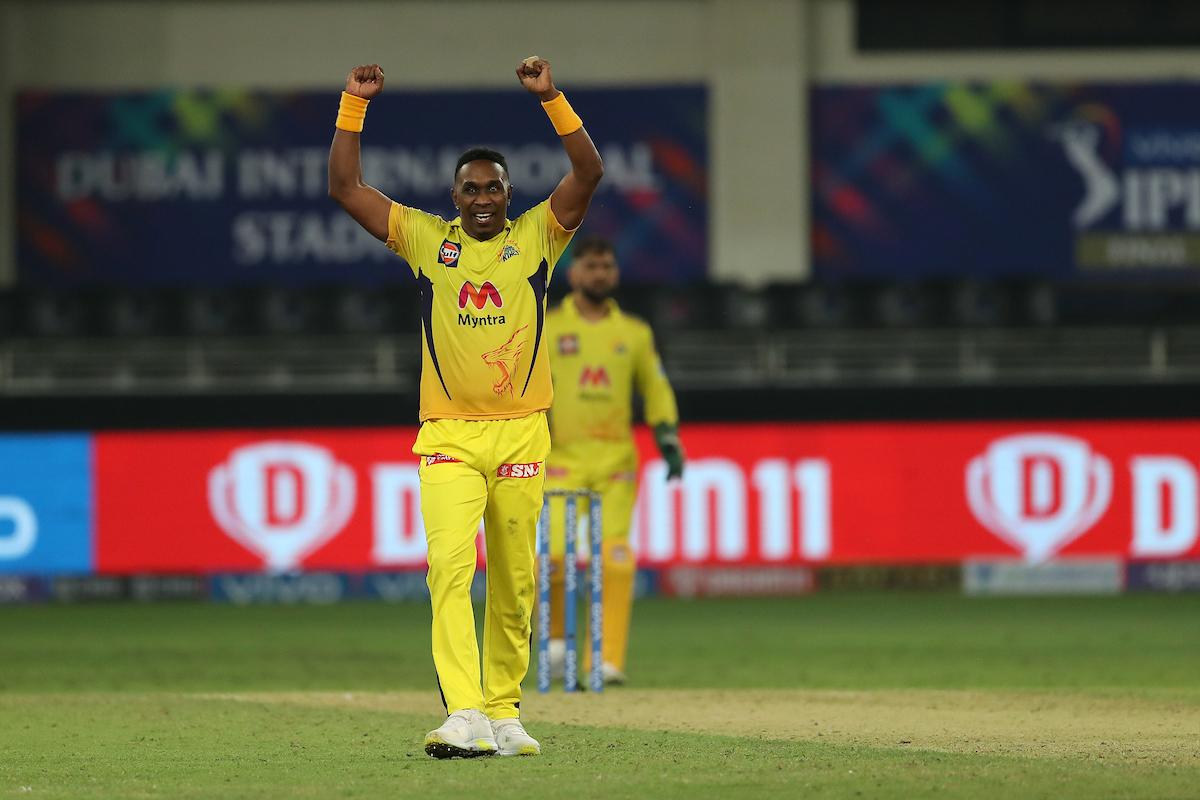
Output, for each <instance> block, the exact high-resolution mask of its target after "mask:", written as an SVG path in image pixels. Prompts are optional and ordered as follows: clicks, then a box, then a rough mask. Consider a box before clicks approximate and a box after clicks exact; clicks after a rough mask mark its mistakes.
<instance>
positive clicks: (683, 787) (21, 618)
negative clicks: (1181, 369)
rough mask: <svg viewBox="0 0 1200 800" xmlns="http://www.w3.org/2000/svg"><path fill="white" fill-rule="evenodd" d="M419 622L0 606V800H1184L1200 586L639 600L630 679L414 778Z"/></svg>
mask: <svg viewBox="0 0 1200 800" xmlns="http://www.w3.org/2000/svg"><path fill="white" fill-rule="evenodd" d="M428 614H429V611H428V608H427V607H424V606H421V605H417V604H410V605H384V604H366V603H349V604H343V605H337V606H328V607H261V606H260V607H253V608H234V607H229V606H212V605H198V604H197V605H193V604H179V605H157V606H155V605H107V606H102V605H92V606H33V607H4V608H0V797H10V796H11V797H31V798H36V797H46V798H100V797H120V798H142V797H162V798H177V797H178V798H191V797H196V798H199V797H212V798H273V797H280V798H284V797H289V798H290V797H301V798H309V797H311V798H319V797H336V798H340V797H387V798H396V797H401V798H403V797H422V798H425V797H442V796H451V795H454V796H463V795H467V796H478V797H497V796H503V797H510V796H511V797H521V798H532V799H534V800H536V799H538V798H559V797H571V798H587V797H605V798H623V797H631V798H632V797H638V798H641V797H653V798H658V797H680V798H708V797H712V798H718V797H719V798H729V797H766V796H772V797H831V798H832V797H847V798H860V797H863V798H870V797H897V798H925V797H930V798H933V797H938V798H941V797H964V798H965V797H969V798H1037V797H1045V798H1099V797H1122V798H1126V797H1129V798H1134V797H1145V798H1195V797H1197V796H1200V596H1197V595H1180V596H1163V595H1128V596H1121V597H1105V598H1044V599H998V598H989V599H971V598H964V597H960V596H957V595H950V594H915V593H914V594H887V595H884V594H825V595H815V596H812V597H806V598H799V599H787V600H783V599H780V600H722V601H668V600H653V601H643V602H640V603H639V605H638V607H637V612H636V620H635V629H634V637H633V646H632V656H631V659H630V673H631V677H632V678H633V683H632V685H631V686H629V687H626V688H621V689H614V690H610V691H608V692H606V693H605V694H604V695H603V696H587V695H583V696H574V697H567V696H564V695H563V694H562V693H561V692H559V691H557V690H556V692H555V693H554V694H553V695H551V696H548V697H540V696H537V693H536V692H535V691H533V690H532V689H529V690H528V693H527V696H526V701H525V703H524V713H525V719H526V723H527V726H528V727H529V729H530V732H531V733H533V735H534V736H537V737H538V738H539V739H541V741H542V744H543V748H544V754H543V755H542V756H541V757H539V758H526V759H499V758H492V759H476V760H473V761H452V762H438V761H434V760H432V759H429V758H427V757H426V756H425V755H424V753H423V752H422V750H421V739H422V737H423V735H424V733H425V732H426V731H427V730H429V729H430V728H433V727H435V726H436V725H438V724H439V723H440V721H441V718H442V713H441V711H440V706H439V703H438V699H437V691H436V687H435V686H434V681H433V667H432V661H431V659H430V656H429V650H428V639H429V630H428V625H429V623H428Z"/></svg>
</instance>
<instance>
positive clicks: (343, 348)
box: [0, 326, 1200, 396]
mask: <svg viewBox="0 0 1200 800" xmlns="http://www.w3.org/2000/svg"><path fill="white" fill-rule="evenodd" d="M660 345H661V346H662V349H663V352H664V360H665V362H666V368H667V372H668V374H670V376H671V380H672V382H673V383H674V384H675V386H676V387H678V388H680V389H692V388H739V387H745V388H753V387H763V388H767V387H778V388H803V387H806V386H881V387H882V386H902V385H988V384H996V385H1004V384H1010V385H1011V384H1027V383H1079V384H1087V383H1114V382H1121V383H1130V382H1132V383H1140V382H1170V381H1189V380H1195V379H1200V326H1198V327H1186V328H1165V327H1149V328H1146V327H1112V328H1016V329H1010V328H1005V329H905V330H884V329H859V330H833V331H831V330H803V331H795V330H792V331H769V330H764V331H686V332H685V331H676V332H673V333H671V334H670V335H667V336H663V337H662V338H661V340H660ZM419 371H420V342H419V340H418V338H417V337H416V336H414V335H412V334H406V335H404V336H348V335H336V336H333V335H331V336H306V337H270V336H262V337H209V338H149V339H129V340H124V339H51V338H44V339H9V340H5V341H3V342H0V394H5V395H29V396H34V395H66V394H105V393H115V394H119V393H138V394H154V393H172V394H180V393H184V394H190V393H206V392H233V393H242V392H249V393H256V392H264V393H269V392H290V391H306V392H318V393H331V394H336V393H344V392H376V391H387V392H397V391H400V392H403V391H411V390H414V389H415V388H416V385H417V382H418V379H419Z"/></svg>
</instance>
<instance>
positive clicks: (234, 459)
mask: <svg viewBox="0 0 1200 800" xmlns="http://www.w3.org/2000/svg"><path fill="white" fill-rule="evenodd" d="M354 491H355V485H354V472H353V471H352V470H351V469H350V468H349V467H348V466H346V465H345V464H341V463H338V461H337V460H336V459H334V457H333V454H332V453H330V452H329V451H328V450H326V449H325V448H323V447H317V446H315V445H310V444H303V443H299V442H263V443H262V444H256V445H251V446H248V447H241V448H238V449H237V450H234V451H233V452H232V453H230V455H229V459H228V460H227V461H226V462H225V463H223V464H219V465H217V466H216V467H214V468H213V469H212V471H211V472H209V474H208V504H209V509H210V510H211V511H212V515H213V518H214V519H215V520H216V521H217V524H218V525H220V526H221V528H222V529H224V531H225V533H227V534H228V535H229V536H230V537H231V538H233V539H235V540H237V541H238V542H240V543H241V544H243V545H245V546H246V547H248V548H250V549H251V550H253V551H254V552H256V553H258V554H259V555H261V556H262V557H263V560H264V561H265V562H266V566H267V567H268V568H270V569H274V570H287V569H294V568H296V567H298V566H299V565H300V562H301V561H302V560H303V559H304V557H305V556H307V555H308V554H309V553H311V552H313V551H314V550H316V549H317V548H318V547H320V546H321V545H322V544H324V543H325V542H327V541H328V540H329V539H330V538H332V537H333V536H334V535H335V534H337V533H338V532H339V531H340V530H341V529H342V528H344V527H345V525H346V523H347V522H348V521H349V519H350V515H351V513H352V512H353V511H354Z"/></svg>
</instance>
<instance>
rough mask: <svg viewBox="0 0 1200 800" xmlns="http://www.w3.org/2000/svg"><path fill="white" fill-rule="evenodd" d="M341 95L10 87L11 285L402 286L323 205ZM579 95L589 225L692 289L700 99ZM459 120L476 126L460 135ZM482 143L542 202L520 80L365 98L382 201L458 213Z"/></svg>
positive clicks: (526, 203)
mask: <svg viewBox="0 0 1200 800" xmlns="http://www.w3.org/2000/svg"><path fill="white" fill-rule="evenodd" d="M338 89H339V87H337V86H332V87H330V89H329V91H322V92H265V91H250V90H243V89H229V90H212V91H173V90H163V91H154V92H130V93H86V94H82V93H64V92H54V93H45V92H33V91H27V92H22V93H21V94H20V95H19V96H18V98H17V105H16V109H17V117H16V120H17V121H16V132H17V153H18V158H17V163H18V167H17V206H18V208H17V217H18V225H17V230H18V234H17V247H18V256H19V257H18V264H19V265H20V270H21V279H22V280H23V281H25V282H27V283H34V284H50V285H60V286H61V285H77V284H87V283H108V284H134V285H136V284H160V285H170V284H196V285H203V284H209V285H213V284H230V283H286V284H300V283H311V282H319V281H325V282H329V281H341V282H362V283H380V282H402V281H406V280H411V275H410V273H409V272H408V270H407V269H406V268H405V267H404V266H403V264H402V263H401V262H399V261H398V260H397V259H396V257H395V256H394V255H392V253H391V252H389V251H388V250H387V249H386V248H385V247H384V246H383V245H382V244H380V243H379V242H378V241H376V240H375V239H373V238H372V237H371V236H370V235H369V234H367V233H365V232H364V231H362V230H361V229H359V227H358V226H357V225H356V224H355V223H354V221H353V220H351V219H350V218H349V217H348V216H347V215H346V214H345V213H343V212H342V211H341V209H339V208H338V207H337V205H336V204H335V203H334V202H333V201H332V200H330V199H329V198H328V197H327V188H326V169H327V160H328V156H329V143H330V141H331V140H332V137H333V121H334V117H335V116H336V111H337V100H338ZM571 102H572V104H573V105H574V107H575V108H576V109H577V110H578V111H579V112H580V114H581V115H582V116H583V118H584V119H585V120H586V121H587V128H588V132H589V133H590V134H591V136H592V138H593V140H595V142H596V145H597V147H598V148H599V150H600V153H601V155H602V156H603V158H604V163H605V175H604V181H603V183H602V184H601V185H600V188H599V190H598V192H597V194H596V196H595V198H594V200H593V201H592V206H591V210H590V211H589V213H588V218H587V222H586V227H585V230H586V232H588V233H594V234H600V235H604V236H607V237H609V238H611V239H612V240H613V241H614V242H615V243H616V247H617V255H618V257H619V258H620V260H621V261H622V264H623V267H624V271H625V273H626V278H627V279H628V280H631V281H635V282H636V281H658V282H676V281H689V280H696V279H699V278H702V277H703V276H704V274H705V271H706V269H707V260H708V257H707V240H708V232H707V231H708V227H707V225H708V220H707V214H708V211H707V208H708V204H707V199H706V197H707V188H708V177H707V176H708V144H707V112H706V108H707V93H706V91H705V90H704V89H703V88H701V87H670V88H622V89H575V90H572V91H571ZM464 115H465V116H469V117H470V118H472V119H474V120H477V121H480V120H482V121H483V124H482V125H481V124H469V125H464V124H463V118H464ZM477 137H484V138H485V139H486V141H478V140H477ZM478 144H485V145H490V146H493V147H496V148H498V149H499V150H501V152H503V153H504V154H505V155H506V157H507V160H508V165H509V171H510V175H511V178H512V183H513V204H512V208H511V211H510V217H512V216H515V215H516V214H519V213H520V212H522V211H524V210H525V209H527V208H531V207H532V206H534V205H536V204H537V203H539V202H541V201H542V200H544V199H545V198H546V197H548V196H549V195H550V193H551V192H552V191H553V190H554V187H555V186H556V185H557V183H558V181H559V179H561V178H562V176H563V175H564V174H566V172H567V170H568V168H569V165H568V161H567V157H566V155H565V153H564V152H563V150H562V147H561V145H560V144H559V140H558V137H557V136H555V135H554V130H553V128H552V127H551V126H550V123H549V122H547V121H546V116H545V114H543V113H542V111H541V109H540V108H538V105H537V103H536V101H531V100H530V98H529V96H528V93H526V92H523V91H521V90H520V89H519V88H515V87H514V89H513V90H512V91H469V92H468V91H462V92H437V93H428V92H424V93H422V92H412V91H402V90H391V89H389V90H388V91H387V92H385V93H384V94H383V95H382V96H381V97H380V98H379V99H377V100H375V101H373V102H372V103H371V116H370V120H369V121H368V122H367V127H366V130H365V131H364V134H363V152H362V161H363V173H364V177H365V179H366V180H367V182H369V183H371V184H372V185H374V186H375V187H377V188H379V189H380V190H381V191H383V192H384V193H385V194H387V195H388V196H389V197H391V198H393V199H394V200H397V201H399V202H403V203H405V204H407V205H411V206H415V207H418V208H422V209H424V210H426V211H429V212H430V213H433V214H438V215H441V216H444V217H447V218H452V217H453V216H454V206H453V204H452V203H451V202H450V184H451V180H452V173H453V172H454V164H455V160H456V159H457V158H458V156H459V154H460V153H461V152H462V151H463V150H465V149H466V148H468V147H470V146H473V145H478ZM7 222H8V221H7V220H6V221H4V223H0V224H7Z"/></svg>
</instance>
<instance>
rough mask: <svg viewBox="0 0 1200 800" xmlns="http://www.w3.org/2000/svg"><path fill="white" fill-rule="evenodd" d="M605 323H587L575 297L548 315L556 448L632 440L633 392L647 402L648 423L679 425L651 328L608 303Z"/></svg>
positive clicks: (646, 414) (552, 423) (589, 321)
mask: <svg viewBox="0 0 1200 800" xmlns="http://www.w3.org/2000/svg"><path fill="white" fill-rule="evenodd" d="M608 309H609V310H608V315H607V316H605V317H604V318H603V319H599V320H595V321H592V320H587V319H584V318H583V317H581V316H580V314H579V309H578V308H577V307H576V305H575V301H574V300H573V299H572V298H571V297H567V299H566V300H564V301H563V302H562V304H561V305H559V306H558V307H556V308H554V309H552V310H551V311H550V313H549V314H548V315H547V318H546V319H547V321H546V329H547V331H548V338H549V344H550V369H551V371H552V372H553V374H554V408H553V409H552V410H551V413H550V439H551V441H552V442H553V443H554V447H559V446H560V445H569V444H571V443H573V442H579V441H585V440H602V441H628V440H629V439H631V438H632V436H633V432H632V421H633V420H632V417H633V402H632V400H633V392H634V390H635V389H636V390H637V392H638V394H640V395H641V396H642V399H643V401H644V407H645V417H646V422H647V423H648V424H650V425H658V424H661V423H664V422H667V423H671V424H672V425H674V424H678V422H679V410H678V408H677V407H676V405H675V393H674V392H673V391H671V384H670V383H669V382H668V381H667V376H666V373H665V372H664V371H663V367H662V361H661V360H660V359H659V357H658V352H657V351H656V350H655V349H654V334H653V333H652V332H651V331H650V326H649V325H647V324H646V323H645V322H643V321H642V320H640V319H638V318H637V317H633V316H630V315H628V314H625V313H623V312H622V311H621V309H620V308H619V307H618V306H617V303H616V301H614V300H609V301H608Z"/></svg>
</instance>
